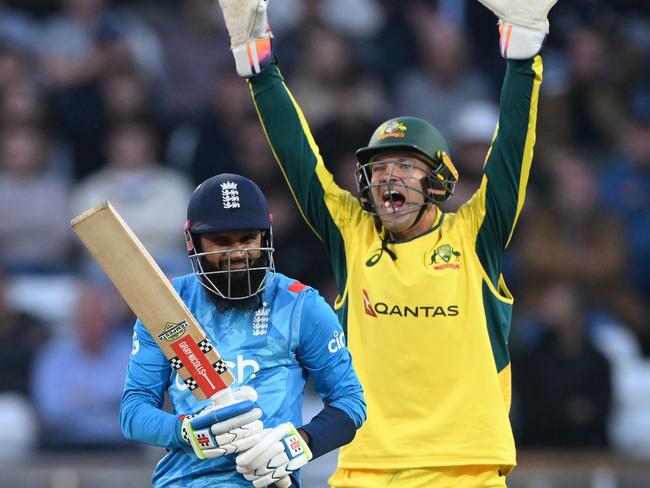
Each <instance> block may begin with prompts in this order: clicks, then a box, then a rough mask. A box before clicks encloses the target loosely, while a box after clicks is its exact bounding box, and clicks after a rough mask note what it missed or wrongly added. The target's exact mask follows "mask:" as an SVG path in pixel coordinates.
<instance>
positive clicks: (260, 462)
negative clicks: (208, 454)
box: [236, 422, 313, 488]
mask: <svg viewBox="0 0 650 488" xmlns="http://www.w3.org/2000/svg"><path fill="white" fill-rule="evenodd" d="M312 457H313V456H312V454H311V451H310V449H309V446H307V443H306V442H305V440H304V439H303V438H302V437H301V436H300V434H299V433H298V431H297V430H296V428H295V427H294V426H293V424H291V423H290V422H287V423H285V424H281V425H279V426H277V427H276V428H275V429H268V430H264V432H263V433H262V440H261V441H260V442H259V444H257V445H256V446H255V447H252V448H251V449H249V450H248V451H246V452H244V453H242V454H239V455H238V456H237V458H236V462H237V471H239V472H240V473H241V474H243V475H244V478H246V479H247V480H248V481H252V482H253V486H255V488H260V487H263V486H268V485H270V484H272V483H277V482H278V480H281V478H283V477H286V476H289V475H290V474H291V473H293V472H294V471H296V470H298V469H300V468H301V467H303V466H304V465H305V464H307V462H308V461H309V460H311V458H312Z"/></svg>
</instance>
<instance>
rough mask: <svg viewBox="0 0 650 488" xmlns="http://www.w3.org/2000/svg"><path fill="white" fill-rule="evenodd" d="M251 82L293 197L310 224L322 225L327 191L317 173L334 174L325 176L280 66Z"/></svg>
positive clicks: (270, 68)
mask: <svg viewBox="0 0 650 488" xmlns="http://www.w3.org/2000/svg"><path fill="white" fill-rule="evenodd" d="M249 83H250V87H251V93H252V95H253V100H254V102H255V108H256V110H257V112H258V115H259V118H260V121H261V123H262V126H263V128H264V131H265V133H266V136H267V138H268V141H269V144H270V145H271V149H272V151H273V154H274V156H275V158H276V160H277V162H278V164H279V165H280V169H281V170H282V173H283V175H284V177H285V178H286V180H287V183H289V186H290V188H291V191H292V193H293V196H294V198H295V199H296V200H297V203H298V205H299V207H300V209H301V211H302V213H303V216H304V217H305V218H306V219H307V221H308V223H310V225H314V223H315V224H316V225H318V223H320V222H322V221H323V220H324V215H321V214H320V212H321V211H322V209H323V195H324V189H323V185H322V184H321V181H320V179H319V175H318V174H317V172H318V171H321V172H323V175H321V176H324V177H325V178H330V179H331V175H329V174H327V175H326V174H324V173H325V172H326V170H325V168H324V165H323V162H322V159H321V156H320V154H319V152H318V147H317V146H316V143H315V141H314V139H313V136H312V134H311V131H310V128H309V126H308V124H307V121H306V120H305V117H304V115H303V113H302V111H301V109H300V107H299V106H298V104H297V103H296V101H295V100H294V98H293V96H292V95H291V93H290V92H289V89H288V88H287V86H286V85H285V84H284V78H283V76H282V74H281V73H280V70H279V68H278V66H277V65H276V64H272V65H271V66H269V67H268V68H267V69H266V70H265V71H264V72H262V73H260V74H259V75H257V76H254V77H252V78H250V79H249ZM313 230H315V231H316V229H313ZM317 234H318V235H321V233H320V232H317Z"/></svg>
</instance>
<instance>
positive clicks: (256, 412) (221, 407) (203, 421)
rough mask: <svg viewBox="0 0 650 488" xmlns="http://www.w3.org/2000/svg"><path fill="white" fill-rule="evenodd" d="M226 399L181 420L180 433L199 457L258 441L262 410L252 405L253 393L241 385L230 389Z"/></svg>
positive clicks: (261, 426) (254, 399) (254, 397)
mask: <svg viewBox="0 0 650 488" xmlns="http://www.w3.org/2000/svg"><path fill="white" fill-rule="evenodd" d="M232 397H233V398H231V399H230V401H219V400H217V401H216V402H215V403H213V404H212V405H210V406H209V407H207V408H205V409H203V410H202V411H201V412H199V413H198V414H196V415H187V416H185V417H184V418H183V421H182V423H181V436H182V437H183V440H185V442H187V443H188V444H189V445H190V446H192V449H193V450H194V454H196V457H198V458H199V459H207V458H215V457H220V456H223V455H226V454H233V453H237V452H242V451H245V450H246V449H249V448H250V447H252V446H254V445H256V444H258V443H259V442H260V434H261V432H262V429H263V424H262V422H261V421H260V420H258V419H259V418H260V417H261V416H262V411H261V410H260V409H259V408H256V407H255V401H256V400H257V392H256V391H255V390H254V389H253V388H251V387H249V386H242V387H240V388H233V389H232Z"/></svg>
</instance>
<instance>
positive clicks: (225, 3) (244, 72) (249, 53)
mask: <svg viewBox="0 0 650 488" xmlns="http://www.w3.org/2000/svg"><path fill="white" fill-rule="evenodd" d="M268 4H269V0H219V6H220V7H221V11H222V12H223V18H224V20H225V21H226V28H227V29H228V34H230V48H231V49H232V54H233V56H234V57H235V65H236V67H237V73H238V74H239V76H243V77H246V78H247V77H249V76H253V75H255V74H257V73H260V72H261V71H262V70H264V68H266V67H267V66H268V65H269V64H270V63H271V62H272V61H273V34H272V33H271V28H270V27H269V22H268V19H267V16H266V9H267V6H268Z"/></svg>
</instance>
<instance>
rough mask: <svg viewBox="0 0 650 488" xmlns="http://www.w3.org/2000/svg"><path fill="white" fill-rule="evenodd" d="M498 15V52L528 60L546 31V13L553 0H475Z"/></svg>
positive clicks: (507, 56) (547, 26)
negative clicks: (499, 49) (499, 50)
mask: <svg viewBox="0 0 650 488" xmlns="http://www.w3.org/2000/svg"><path fill="white" fill-rule="evenodd" d="M478 1H479V2H481V3H482V4H483V5H485V6H486V7H487V8H489V9H490V10H492V12H494V13H495V14H496V16H497V17H499V32H500V34H501V36H500V37H501V39H500V42H499V47H500V48H501V55H502V56H503V57H504V58H506V59H529V58H532V57H533V56H535V55H536V54H537V53H538V52H539V51H540V50H541V49H542V44H543V43H544V39H545V38H546V34H548V29H549V25H548V12H549V11H550V10H551V8H552V7H553V5H555V4H556V3H557V0H478Z"/></svg>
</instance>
